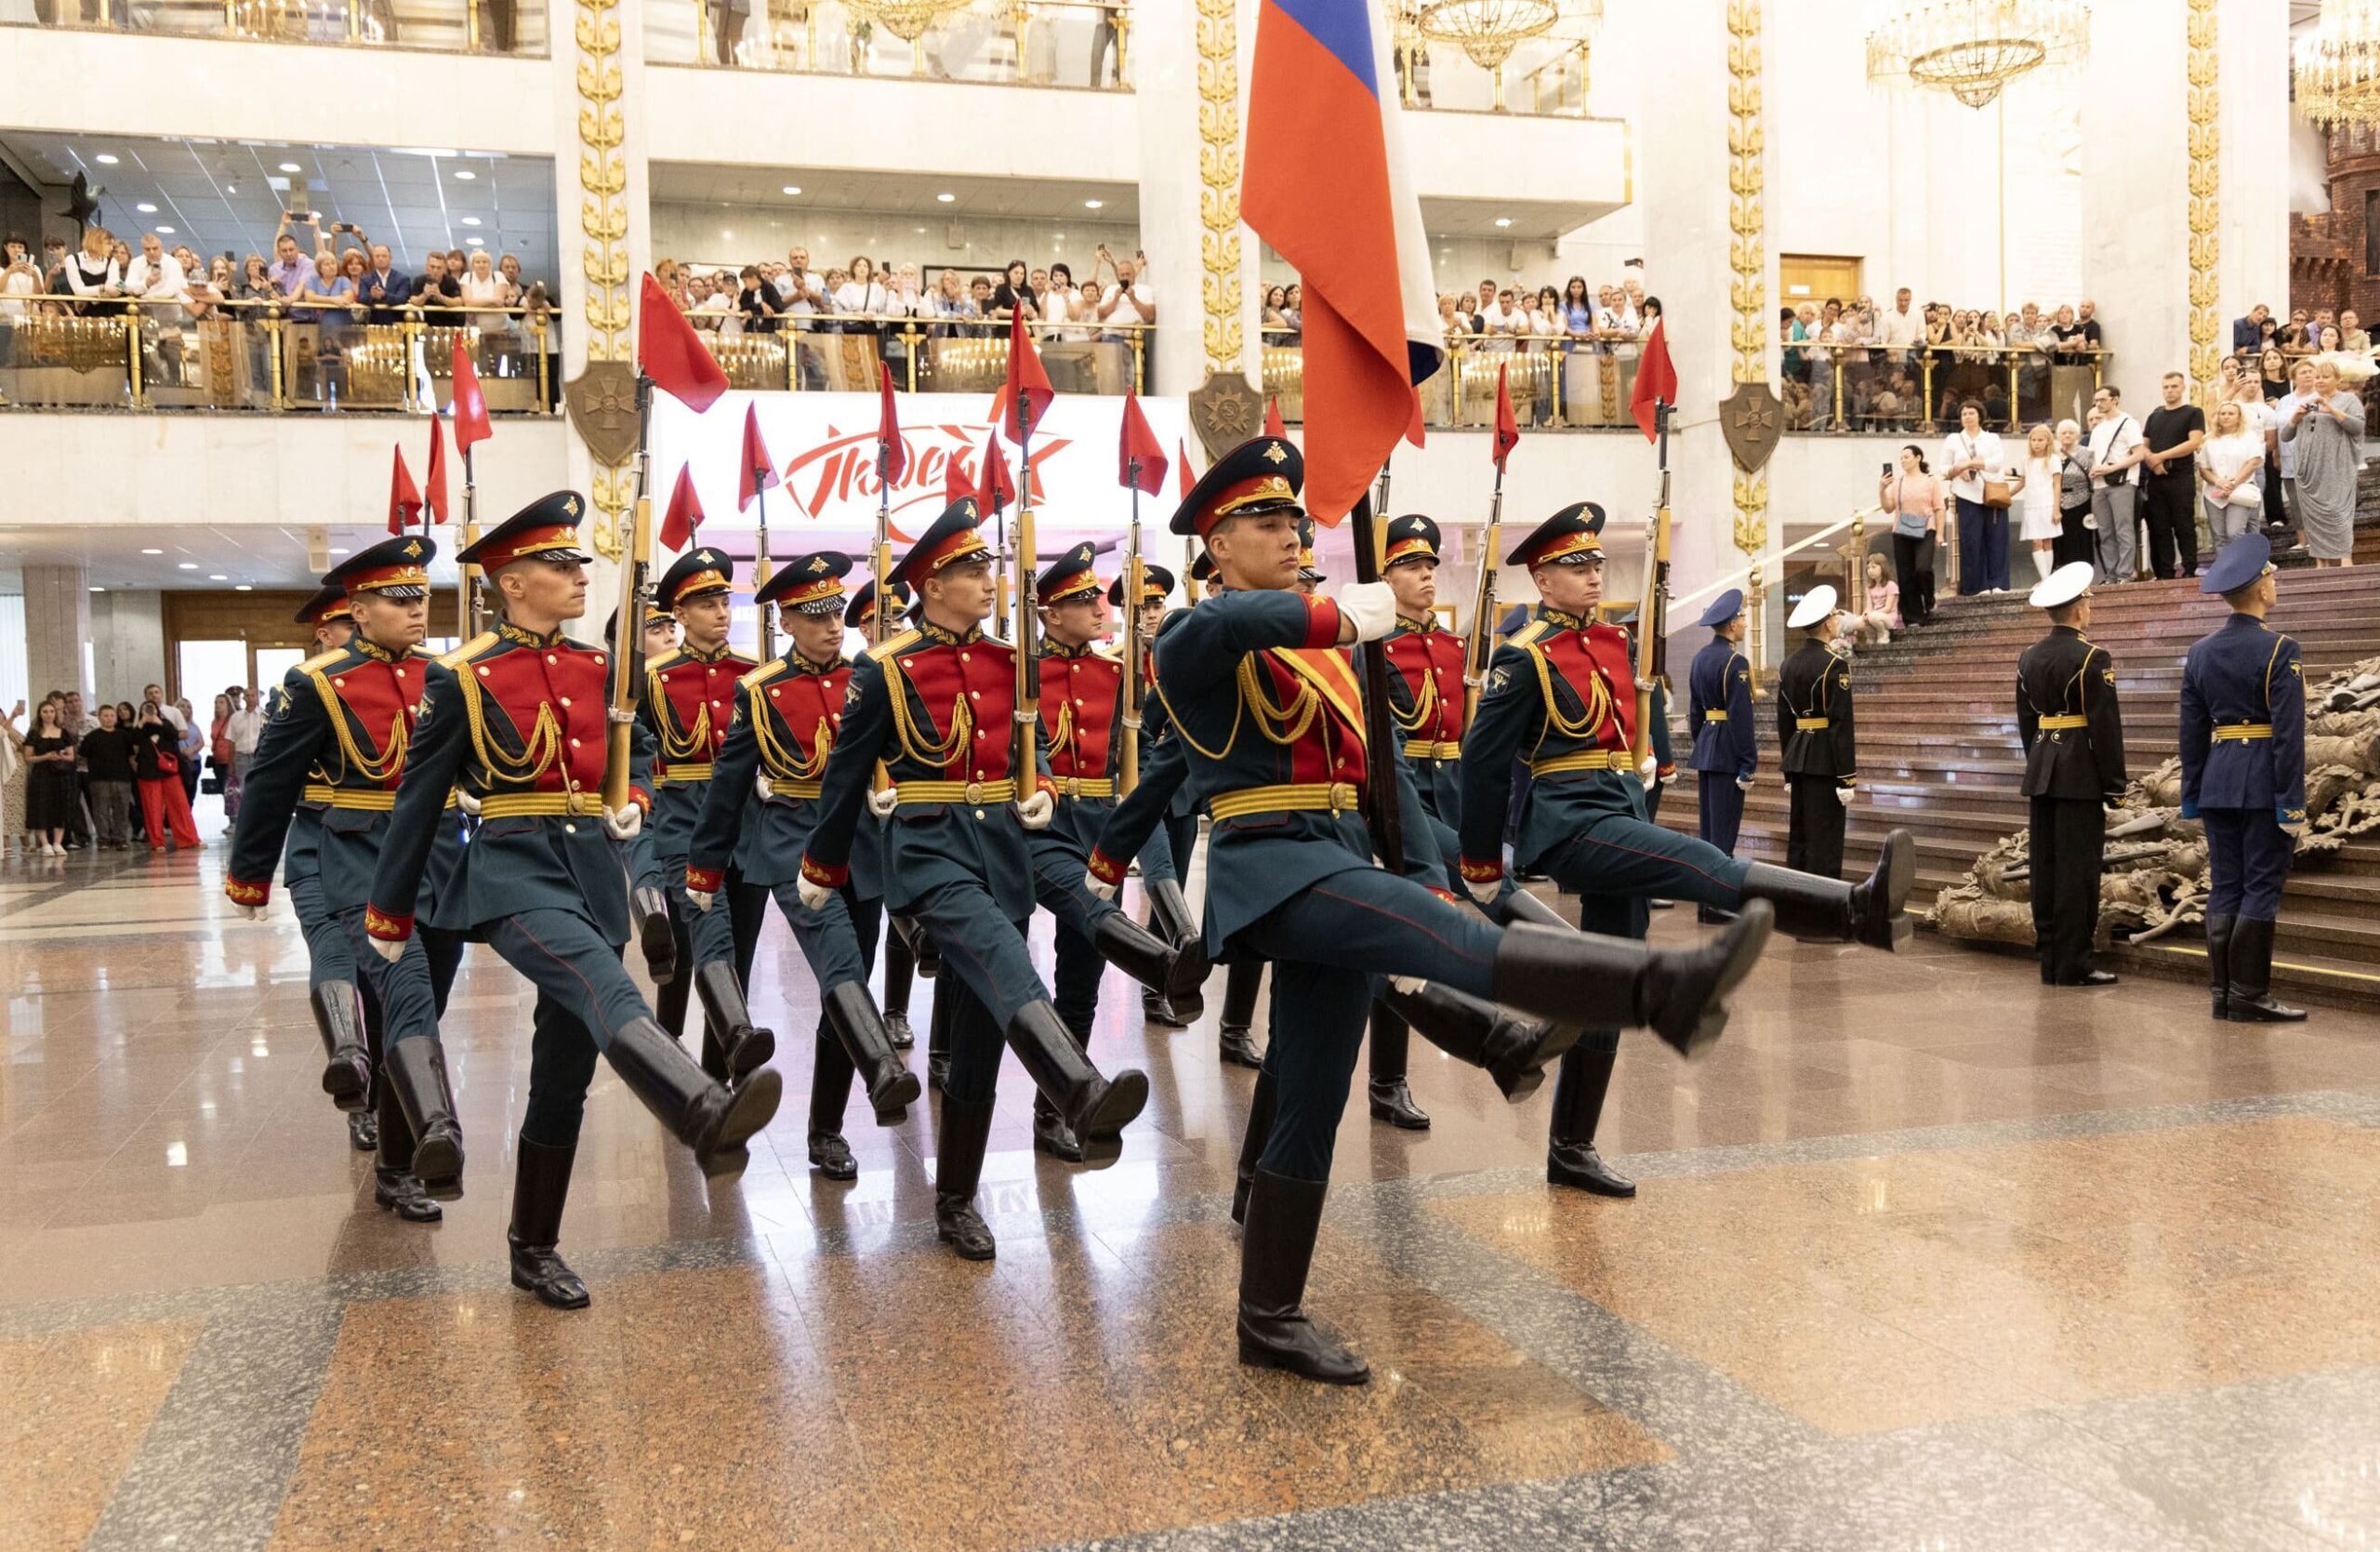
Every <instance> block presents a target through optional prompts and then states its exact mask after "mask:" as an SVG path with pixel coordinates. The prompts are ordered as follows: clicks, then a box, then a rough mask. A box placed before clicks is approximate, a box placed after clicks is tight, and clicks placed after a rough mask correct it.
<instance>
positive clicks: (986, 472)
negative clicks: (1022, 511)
mask: <svg viewBox="0 0 2380 1552" xmlns="http://www.w3.org/2000/svg"><path fill="white" fill-rule="evenodd" d="M1015 499H1016V482H1015V481H1014V480H1012V479H1011V478H1009V472H1008V458H1006V456H1005V455H1003V454H1002V453H1001V452H1000V435H999V432H998V431H994V432H993V433H992V434H991V435H990V436H987V437H985V439H984V467H983V468H982V469H980V470H978V471H976V473H975V500H976V502H977V503H978V504H979V505H981V506H985V507H989V508H990V509H991V510H992V511H1001V510H1002V509H1003V508H1005V507H1006V506H1007V505H1008V504H1009V503H1010V502H1011V501H1013V500H1015Z"/></svg>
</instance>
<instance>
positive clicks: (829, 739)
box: [684, 550, 918, 1180]
mask: <svg viewBox="0 0 2380 1552" xmlns="http://www.w3.org/2000/svg"><path fill="white" fill-rule="evenodd" d="M851 568H852V560H851V557H850V556H848V555H843V554H839V553H837V552H835V551H833V550H820V551H818V552H817V553H815V554H811V555H797V556H795V557H794V558H793V559H791V560H789V561H787V562H786V563H785V564H784V565H783V566H782V567H781V568H779V570H778V571H777V572H776V574H775V575H774V576H773V577H770V578H769V579H768V581H767V582H766V583H764V584H762V586H761V588H760V591H759V592H758V593H756V594H755V595H754V602H756V603H758V604H760V606H762V607H763V608H765V607H767V606H768V605H770V604H775V605H776V606H777V608H778V610H779V614H780V617H781V618H782V619H783V621H784V624H785V629H786V636H787V652H786V655H785V656H784V657H779V658H777V659H775V660H774V661H773V662H769V663H764V664H762V665H761V666H760V667H759V668H757V669H755V670H752V671H751V672H750V673H748V674H747V675H745V676H744V678H743V679H742V680H741V681H740V682H739V683H737V684H736V686H735V688H734V701H733V706H734V711H733V718H734V723H733V727H732V730H731V731H730V732H729V733H728V735H727V740H726V744H725V747H724V748H723V749H721V751H720V754H719V757H718V761H717V764H716V766H715V769H716V772H717V775H716V776H714V778H713V780H712V782H711V785H710V788H709V789H708V792H707V796H706V798H705V800H704V803H703V808H702V813H701V816H700V819H699V822H698V824H697V826H696V828H695V829H694V833H693V835H692V836H691V837H690V838H689V841H690V844H689V850H688V853H687V857H686V863H685V869H684V883H685V888H686V893H687V895H688V897H689V899H690V900H691V902H692V903H693V905H694V908H695V909H696V912H697V914H696V918H695V921H696V925H695V929H694V931H695V943H696V951H697V953H698V954H701V955H704V956H706V957H704V958H703V960H702V962H701V968H700V969H698V970H697V971H696V972H695V976H696V984H697V985H700V986H702V987H704V988H705V990H704V994H703V995H704V1001H705V1002H706V1003H707V1002H709V1001H710V1000H711V997H712V996H713V992H712V990H711V983H712V982H713V981H721V980H724V981H726V982H728V986H727V987H726V988H721V989H722V991H733V992H734V996H735V997H736V999H737V1001H738V1002H741V1000H742V997H743V992H742V989H741V988H740V987H739V986H737V985H736V984H735V982H734V974H735V972H734V967H733V966H731V965H730V964H729V963H728V962H727V954H728V947H729V945H728V939H727V935H726V934H725V933H724V932H723V931H722V930H721V928H722V926H723V922H721V919H722V918H724V917H725V915H726V914H727V913H726V912H725V911H723V910H721V909H718V907H717V905H716V903H715V901H714V898H713V896H715V895H717V894H718V892H719V891H720V890H721V888H722V887H723V886H724V885H725V884H726V882H727V881H728V878H729V874H730V869H731V868H732V867H733V864H732V862H731V861H730V858H731V856H741V857H743V858H744V867H743V872H742V876H743V878H744V879H745V881H746V882H749V883H752V884H754V885H757V886H759V887H761V888H764V889H766V890H768V891H769V892H770V893H772V894H774V895H775V896H776V900H777V909H780V910H782V911H784V912H785V918H786V921H787V923H788V924H789V925H790V926H791V927H792V928H793V937H794V941H795V942H796V943H798V944H800V947H801V956H802V958H803V959H805V960H806V961H808V962H809V964H810V973H811V975H813V976H814V977H816V979H817V982H818V1001H819V1005H820V1011H819V1019H818V1035H817V1048H816V1051H815V1052H814V1054H813V1057H812V1063H813V1066H812V1078H811V1084H810V1132H809V1139H808V1141H809V1150H810V1163H811V1166H812V1167H813V1169H815V1170H817V1171H818V1173H819V1174H823V1175H825V1176H826V1178H827V1179H829V1180H853V1179H856V1178H857V1177H858V1175H859V1165H858V1163H857V1161H854V1160H853V1157H852V1149H851V1143H850V1141H849V1140H848V1139H846V1138H845V1137H844V1136H843V1111H844V1109H845V1108H846V1107H847V1106H848V1105H849V1103H850V1100H851V1092H852V1079H853V1076H854V1075H857V1076H859V1077H861V1078H863V1079H864V1080H865V1081H866V1087H867V1097H868V1104H869V1107H870V1108H872V1109H873V1110H874V1111H875V1112H876V1123H877V1124H878V1125H879V1126H896V1125H898V1124H900V1122H901V1121H902V1119H903V1117H904V1116H905V1115H906V1113H907V1108H908V1105H909V1102H910V1101H911V1100H913V1099H915V1098H917V1097H918V1080H917V1075H916V1074H914V1073H912V1072H910V1071H909V1070H908V1068H906V1067H905V1066H903V1065H902V1062H901V1057H900V1055H899V1053H898V1052H896V1051H895V1050H894V1049H893V1038H892V1034H891V1031H889V1030H888V1029H887V1028H885V1024H884V1018H883V1015H880V1014H879V1013H878V1012H877V1009H876V1003H875V1002H874V1000H872V999H871V998H870V997H869V996H868V992H867V977H868V975H869V973H870V972H871V971H872V970H873V969H874V968H875V962H876V944H877V937H878V935H879V933H880V932H881V931H882V930H883V925H884V869H883V865H882V856H881V854H882V846H881V844H880V841H879V835H878V833H877V829H876V827H874V826H863V827H862V828H861V829H859V831H858V832H857V833H856V835H855V836H854V839H853V847H852V867H851V877H850V878H849V879H848V880H847V881H846V882H844V884H843V886H842V887H841V888H840V889H838V890H836V891H834V892H833V893H832V894H831V895H828V896H827V898H826V904H824V905H823V906H819V907H816V908H813V907H811V906H808V905H805V904H803V903H802V900H801V896H800V894H799V893H798V891H797V888H796V886H797V884H798V883H799V882H800V874H801V853H802V848H803V847H804V846H806V845H808V844H809V842H810V834H811V831H812V829H813V827H814V826H815V825H816V823H817V819H818V793H819V790H820V784H819V777H820V774H821V773H822V772H824V771H825V770H826V757H827V755H828V753H829V752H830V751H831V750H832V749H833V748H834V745H835V738H836V730H837V729H838V728H839V727H840V725H841V723H842V718H843V700H844V695H845V692H846V688H847V686H848V685H849V683H850V682H851V676H852V664H851V660H850V659H849V658H847V657H844V656H843V651H842V643H843V609H844V602H845V601H844V596H843V578H844V577H846V576H848V575H849V574H850V572H851ZM756 775H757V776H759V777H760V779H762V780H764V781H766V782H767V784H768V792H769V795H768V798H767V801H765V802H764V803H760V805H759V813H758V814H757V816H755V815H754V814H753V813H752V811H751V805H750V804H749V803H747V802H746V799H747V796H748V795H749V794H750V793H751V792H752V791H753V790H754V788H753V779H754V776H756Z"/></svg>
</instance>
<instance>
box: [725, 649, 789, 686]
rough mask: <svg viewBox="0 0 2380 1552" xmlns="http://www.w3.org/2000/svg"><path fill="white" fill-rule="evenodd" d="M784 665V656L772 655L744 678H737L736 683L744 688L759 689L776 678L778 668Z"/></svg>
mask: <svg viewBox="0 0 2380 1552" xmlns="http://www.w3.org/2000/svg"><path fill="white" fill-rule="evenodd" d="M784 667H785V659H784V658H782V657H772V658H770V659H769V660H768V661H767V662H765V663H762V664H761V665H760V667H759V668H757V669H754V670H752V671H751V672H749V673H747V674H745V675H744V676H743V677H742V678H740V679H738V680H736V682H735V683H737V684H738V685H740V686H741V687H743V688H744V689H747V690H757V689H759V688H760V686H761V685H763V684H765V683H768V682H769V681H770V680H771V679H772V678H774V676H775V675H776V673H777V670H780V669H782V668H784Z"/></svg>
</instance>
